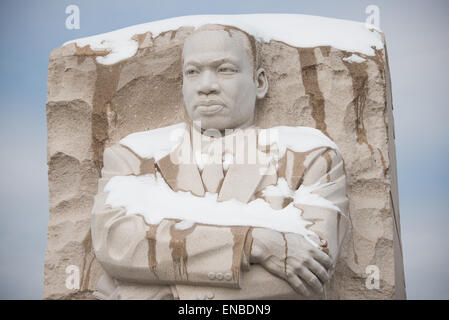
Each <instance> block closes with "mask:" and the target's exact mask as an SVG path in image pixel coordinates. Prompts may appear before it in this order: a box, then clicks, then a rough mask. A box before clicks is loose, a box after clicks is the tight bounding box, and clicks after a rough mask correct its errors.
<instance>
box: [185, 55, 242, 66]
mask: <svg viewBox="0 0 449 320" xmlns="http://www.w3.org/2000/svg"><path fill="white" fill-rule="evenodd" d="M225 62H229V63H232V64H235V65H238V63H237V60H236V59H234V58H232V57H226V58H220V59H215V60H211V61H207V62H206V64H209V65H220V64H222V63H225ZM187 65H193V66H195V67H199V66H201V65H204V63H201V62H198V61H196V60H194V59H192V60H189V61H186V62H185V63H184V66H187Z"/></svg>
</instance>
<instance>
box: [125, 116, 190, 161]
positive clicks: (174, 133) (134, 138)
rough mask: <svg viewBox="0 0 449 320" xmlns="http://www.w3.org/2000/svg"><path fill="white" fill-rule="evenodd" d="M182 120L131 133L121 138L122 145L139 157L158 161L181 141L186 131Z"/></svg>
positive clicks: (185, 125)
mask: <svg viewBox="0 0 449 320" xmlns="http://www.w3.org/2000/svg"><path fill="white" fill-rule="evenodd" d="M186 128H187V124H186V123H184V122H181V123H177V124H174V125H171V126H167V127H162V128H158V129H154V130H148V131H142V132H136V133H132V134H130V135H128V136H126V137H125V138H123V139H122V140H120V144H121V145H122V146H125V147H128V148H130V149H131V150H132V151H133V152H135V153H136V154H137V155H138V156H139V157H141V158H144V159H150V158H154V161H158V160H160V159H161V158H163V157H165V156H166V155H167V154H169V153H170V152H171V151H173V149H175V148H176V147H177V146H178V145H179V144H180V143H181V142H182V138H183V136H184V133H185V131H186Z"/></svg>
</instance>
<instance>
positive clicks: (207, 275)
mask: <svg viewBox="0 0 449 320" xmlns="http://www.w3.org/2000/svg"><path fill="white" fill-rule="evenodd" d="M141 164H142V160H141V159H139V158H138V157H137V156H136V155H134V154H132V153H131V152H130V151H129V150H127V149H125V148H123V147H121V146H114V147H111V148H109V149H107V150H106V151H105V154H104V168H103V170H102V178H101V179H100V180H99V187H98V193H97V195H96V197H95V204H94V208H93V211H92V226H91V228H92V239H93V247H94V250H95V254H96V257H97V259H98V260H99V262H100V263H101V265H102V266H103V268H104V269H105V271H106V272H107V273H108V274H109V275H110V276H111V277H113V278H116V279H119V280H124V281H131V282H139V283H147V284H195V285H210V286H222V287H234V288H237V287H238V286H239V279H240V270H241V266H242V264H243V266H247V265H248V254H249V253H246V254H245V253H244V251H245V250H244V248H245V246H244V245H245V239H246V237H247V234H248V230H249V229H250V228H249V227H225V226H211V225H201V224H192V225H187V226H186V225H185V224H184V225H183V224H180V223H179V221H177V220H174V219H164V220H162V221H161V222H160V223H159V224H157V225H149V224H147V223H146V222H145V220H144V218H143V217H142V216H140V215H137V214H133V215H127V214H126V210H125V209H124V208H120V207H119V208H111V207H110V206H108V205H106V204H105V201H106V198H107V193H105V192H104V191H103V189H104V186H105V185H106V184H107V182H108V181H109V179H110V178H112V177H113V176H117V175H121V176H123V175H139V174H145V173H151V170H152V169H151V168H150V169H148V168H149V167H151V166H149V165H148V163H147V164H146V165H145V168H146V169H144V167H143V166H142V165H141ZM143 170H147V172H144V171H143ZM248 249H249V248H247V250H246V251H249V250H248Z"/></svg>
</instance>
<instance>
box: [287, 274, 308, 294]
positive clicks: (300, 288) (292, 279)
mask: <svg viewBox="0 0 449 320" xmlns="http://www.w3.org/2000/svg"><path fill="white" fill-rule="evenodd" d="M287 281H288V283H289V284H290V286H291V287H292V288H293V290H295V291H296V292H297V293H299V294H300V295H302V296H304V297H310V295H311V292H310V290H309V289H307V287H306V286H305V285H304V283H303V282H302V281H301V279H299V278H298V276H297V275H296V274H295V273H294V272H290V273H289V275H288V277H287Z"/></svg>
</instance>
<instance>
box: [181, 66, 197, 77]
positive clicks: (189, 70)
mask: <svg viewBox="0 0 449 320" xmlns="http://www.w3.org/2000/svg"><path fill="white" fill-rule="evenodd" d="M198 73H199V70H198V69H197V68H191V67H190V68H187V69H186V70H185V71H184V74H185V75H186V76H194V75H197V74H198Z"/></svg>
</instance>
